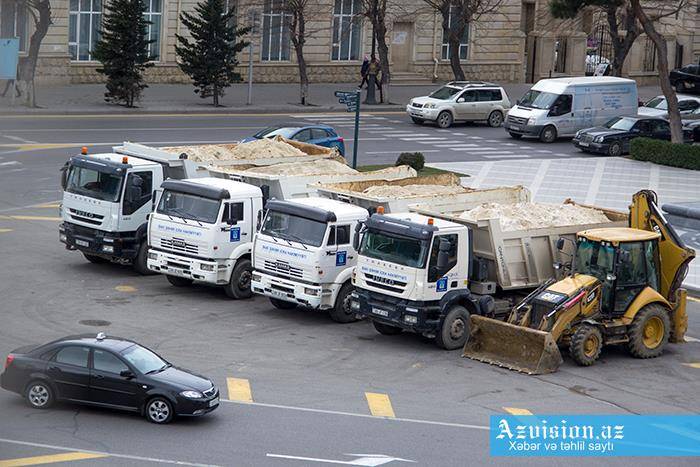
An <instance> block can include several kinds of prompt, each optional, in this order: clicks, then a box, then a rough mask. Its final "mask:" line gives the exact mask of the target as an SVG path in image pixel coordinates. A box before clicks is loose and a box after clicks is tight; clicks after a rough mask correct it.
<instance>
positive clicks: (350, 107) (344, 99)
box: [334, 90, 360, 169]
mask: <svg viewBox="0 0 700 467" xmlns="http://www.w3.org/2000/svg"><path fill="white" fill-rule="evenodd" d="M334 94H335V97H337V98H338V102H339V103H340V104H345V107H346V108H347V111H348V112H355V144H353V145H352V168H353V169H354V168H356V167H357V143H358V137H359V133H360V91H359V90H357V91H335V93H334Z"/></svg>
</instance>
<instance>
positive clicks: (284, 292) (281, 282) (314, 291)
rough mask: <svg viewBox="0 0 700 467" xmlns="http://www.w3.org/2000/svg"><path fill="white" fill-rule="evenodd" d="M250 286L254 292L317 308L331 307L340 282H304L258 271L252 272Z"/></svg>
mask: <svg viewBox="0 0 700 467" xmlns="http://www.w3.org/2000/svg"><path fill="white" fill-rule="evenodd" d="M250 286H251V289H252V290H253V292H254V293H256V294H260V295H264V296H266V297H270V298H276V299H277V300H283V301H285V302H291V303H296V304H297V305H300V306H304V307H307V308H312V309H317V310H319V309H320V310H325V309H327V308H331V307H332V306H333V305H334V303H333V297H335V296H336V295H337V289H339V288H340V284H325V285H323V286H321V285H312V284H304V283H301V282H296V281H292V280H289V279H282V278H281V277H276V276H272V275H270V274H265V273H263V272H260V271H254V272H253V279H252V282H251V285H250Z"/></svg>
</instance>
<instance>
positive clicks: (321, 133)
mask: <svg viewBox="0 0 700 467" xmlns="http://www.w3.org/2000/svg"><path fill="white" fill-rule="evenodd" d="M326 138H330V135H329V134H328V132H327V131H326V130H323V129H321V128H312V129H311V139H326Z"/></svg>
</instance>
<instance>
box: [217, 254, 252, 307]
mask: <svg viewBox="0 0 700 467" xmlns="http://www.w3.org/2000/svg"><path fill="white" fill-rule="evenodd" d="M252 275H253V265H252V264H251V262H250V260H249V259H247V258H243V259H239V260H238V261H236V265H235V266H234V267H233V271H232V272H231V279H230V280H229V281H228V284H226V285H225V286H224V292H226V295H228V296H229V297H230V298H235V299H237V300H241V299H244V298H250V297H252V296H253V291H252V290H251V289H250V279H251V277H252Z"/></svg>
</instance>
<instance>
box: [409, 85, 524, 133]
mask: <svg viewBox="0 0 700 467" xmlns="http://www.w3.org/2000/svg"><path fill="white" fill-rule="evenodd" d="M509 109H510V100H509V99H508V95H507V94H506V91H505V90H504V89H503V88H502V87H500V86H498V85H496V84H493V83H486V82H483V81H452V82H450V83H447V84H446V85H444V86H442V87H441V88H439V89H438V90H436V91H435V92H433V93H432V94H430V95H429V96H422V97H414V98H413V99H411V102H409V104H408V105H407V106H406V112H407V113H408V115H409V116H410V117H411V119H412V120H413V122H414V123H417V124H421V123H423V122H426V121H431V122H436V123H437V125H438V126H439V127H440V128H448V127H449V126H451V125H452V123H454V122H456V121H479V120H482V121H486V122H487V123H488V124H489V126H492V127H499V126H501V125H502V124H503V119H504V117H505V115H506V114H507V113H508V110H509Z"/></svg>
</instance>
